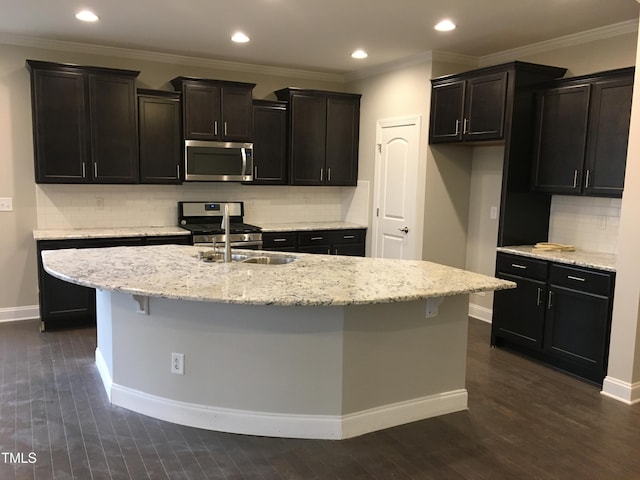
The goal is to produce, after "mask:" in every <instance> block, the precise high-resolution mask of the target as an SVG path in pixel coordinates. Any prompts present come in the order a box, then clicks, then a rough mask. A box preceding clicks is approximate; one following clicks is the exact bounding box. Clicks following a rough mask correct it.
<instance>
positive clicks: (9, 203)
mask: <svg viewBox="0 0 640 480" xmlns="http://www.w3.org/2000/svg"><path fill="white" fill-rule="evenodd" d="M0 212H13V198H11V197H6V198H0Z"/></svg>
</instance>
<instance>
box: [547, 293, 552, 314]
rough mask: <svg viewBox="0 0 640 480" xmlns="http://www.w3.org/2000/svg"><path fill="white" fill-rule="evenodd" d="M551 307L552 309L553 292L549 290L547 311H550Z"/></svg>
mask: <svg viewBox="0 0 640 480" xmlns="http://www.w3.org/2000/svg"><path fill="white" fill-rule="evenodd" d="M551 307H553V292H552V291H551V290H549V297H548V300H547V309H549V310H551Z"/></svg>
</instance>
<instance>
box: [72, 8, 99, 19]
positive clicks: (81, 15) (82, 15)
mask: <svg viewBox="0 0 640 480" xmlns="http://www.w3.org/2000/svg"><path fill="white" fill-rule="evenodd" d="M76 18H77V19H78V20H82V21H83V22H97V21H98V16H97V15H96V14H95V13H93V12H92V11H91V10H81V11H80V12H78V13H76Z"/></svg>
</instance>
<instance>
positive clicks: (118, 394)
mask: <svg viewBox="0 0 640 480" xmlns="http://www.w3.org/2000/svg"><path fill="white" fill-rule="evenodd" d="M99 368H100V367H99ZM103 373H104V372H103V371H102V370H101V375H102V374H103ZM103 382H104V383H105V386H106V385H107V383H109V382H110V379H109V382H106V381H105V380H104V379H103ZM110 392H111V395H110V398H111V402H112V403H113V404H114V405H118V406H120V407H124V408H127V409H129V410H133V411H134V412H138V413H141V414H143V415H148V416H151V417H153V418H158V419H160V420H165V421H168V422H173V423H177V424H179V425H186V426H190V427H196V428H203V429H207V430H215V431H219V432H228V433H240V434H247V435H259V436H267V437H283V438H314V439H324V440H341V439H345V438H351V437H355V436H358V435H363V434H365V433H370V432H374V431H376V430H381V429H383V428H389V427H393V426H397V425H402V424H405V423H409V422H414V421H417V420H424V419H426V418H431V417H435V416H438V415H444V414H447V413H453V412H458V411H461V410H466V409H467V391H466V390H465V389H462V390H455V391H452V392H446V393H441V394H438V395H431V396H428V397H423V398H419V399H415V400H410V401H405V402H399V403H395V404H391V405H384V406H382V407H378V408H373V409H370V410H365V411H361V412H356V413H352V414H348V415H300V414H281V413H270V412H255V411H247V410H236V409H232V408H221V407H214V406H207V405H198V404H192V403H186V402H180V401H176V400H171V399H168V398H162V397H158V396H155V395H149V394H147V393H144V392H140V391H137V390H133V389H131V388H128V387H124V386H122V385H118V384H111V389H110Z"/></svg>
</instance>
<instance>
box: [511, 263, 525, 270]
mask: <svg viewBox="0 0 640 480" xmlns="http://www.w3.org/2000/svg"><path fill="white" fill-rule="evenodd" d="M511 266H512V267H513V268H519V269H521V270H526V269H527V267H525V266H524V265H518V264H517V263H512V264H511Z"/></svg>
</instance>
